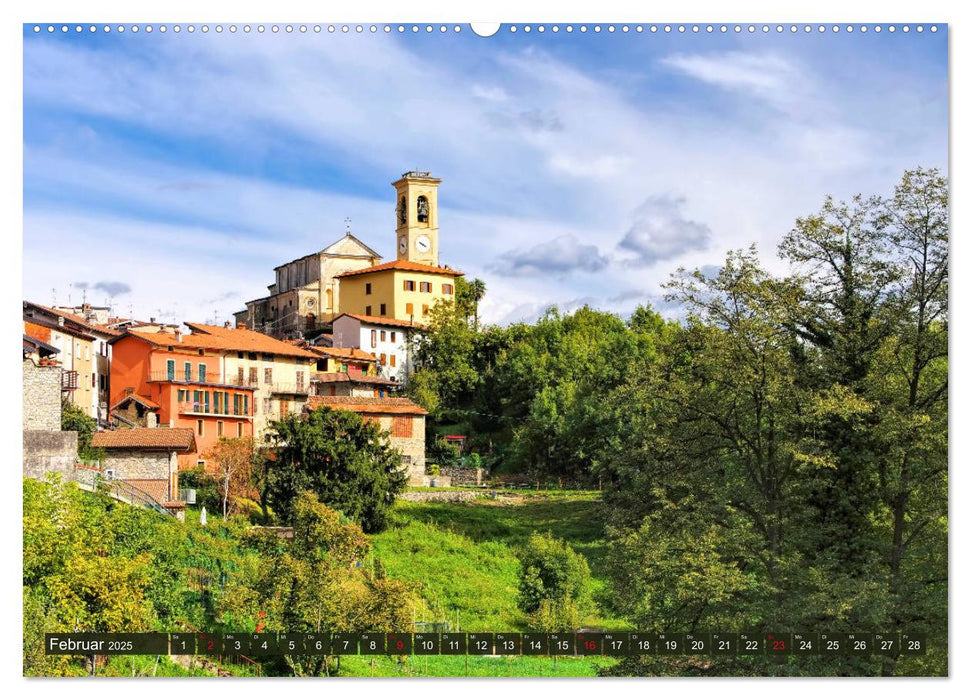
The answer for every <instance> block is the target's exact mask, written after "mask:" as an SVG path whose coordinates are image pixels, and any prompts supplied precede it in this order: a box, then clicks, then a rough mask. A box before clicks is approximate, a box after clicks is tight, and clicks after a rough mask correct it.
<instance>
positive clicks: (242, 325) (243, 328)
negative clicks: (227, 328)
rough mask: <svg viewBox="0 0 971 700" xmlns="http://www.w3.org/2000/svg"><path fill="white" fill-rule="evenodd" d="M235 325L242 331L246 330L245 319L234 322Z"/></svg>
mask: <svg viewBox="0 0 971 700" xmlns="http://www.w3.org/2000/svg"><path fill="white" fill-rule="evenodd" d="M236 327H237V328H239V329H240V330H242V331H245V330H246V321H237V322H236Z"/></svg>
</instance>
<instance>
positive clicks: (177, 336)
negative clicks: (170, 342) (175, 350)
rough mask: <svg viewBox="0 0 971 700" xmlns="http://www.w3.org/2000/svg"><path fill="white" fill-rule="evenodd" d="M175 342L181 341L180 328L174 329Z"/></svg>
mask: <svg viewBox="0 0 971 700" xmlns="http://www.w3.org/2000/svg"><path fill="white" fill-rule="evenodd" d="M175 342H177V343H181V342H182V330H181V329H178V330H176V331H175Z"/></svg>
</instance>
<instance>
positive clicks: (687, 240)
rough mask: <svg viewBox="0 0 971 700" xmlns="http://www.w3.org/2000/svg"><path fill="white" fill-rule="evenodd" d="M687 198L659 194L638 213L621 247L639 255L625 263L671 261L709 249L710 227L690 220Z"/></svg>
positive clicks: (650, 263)
mask: <svg viewBox="0 0 971 700" xmlns="http://www.w3.org/2000/svg"><path fill="white" fill-rule="evenodd" d="M684 203H685V199H684V197H671V196H668V195H655V196H652V197H648V198H647V199H646V200H644V203H643V204H641V205H640V206H639V207H637V209H635V210H634V216H633V218H634V221H633V223H632V224H631V226H630V228H629V229H627V233H626V235H624V237H623V239H621V241H620V244H619V247H620V248H621V249H623V250H626V251H630V252H633V253H635V254H636V257H634V258H629V259H627V260H626V261H625V262H626V264H628V265H631V266H634V267H641V266H645V265H653V264H654V263H656V262H659V261H661V260H671V259H674V258H677V257H679V256H680V255H681V254H682V253H685V252H688V251H692V250H705V249H706V248H707V247H708V246H709V245H710V244H711V229H710V228H708V226H707V224H703V223H700V222H698V221H692V220H689V219H686V218H685V216H684V214H683V213H682V209H683V208H684Z"/></svg>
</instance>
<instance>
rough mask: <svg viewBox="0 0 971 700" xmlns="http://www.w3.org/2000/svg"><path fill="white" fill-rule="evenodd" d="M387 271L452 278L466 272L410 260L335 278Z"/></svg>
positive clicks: (397, 261) (347, 273)
mask: <svg viewBox="0 0 971 700" xmlns="http://www.w3.org/2000/svg"><path fill="white" fill-rule="evenodd" d="M385 270H404V271H406V272H427V273H432V274H437V275H448V276H450V277H462V276H464V275H465V273H464V272H459V271H458V270H453V269H452V268H450V267H435V266H434V265H423V264H421V263H416V262H411V261H410V260H392V261H391V262H386V263H382V264H380V265H372V266H371V267H365V268H363V269H361V270H349V271H347V272H342V273H341V274H339V275H334V277H337V278H342V277H353V276H355V275H369V274H371V273H373V272H384V271H385Z"/></svg>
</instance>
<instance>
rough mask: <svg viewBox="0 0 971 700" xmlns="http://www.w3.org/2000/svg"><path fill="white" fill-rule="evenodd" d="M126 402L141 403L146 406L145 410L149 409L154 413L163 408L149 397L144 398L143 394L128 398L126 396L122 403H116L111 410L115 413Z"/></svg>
mask: <svg viewBox="0 0 971 700" xmlns="http://www.w3.org/2000/svg"><path fill="white" fill-rule="evenodd" d="M126 401H134V402H136V403H140V404H141V405H142V406H145V408H149V409H151V410H153V411H156V410H158V409H159V408H161V406H159V405H158V404H157V403H155V402H154V401H152V400H151V399H150V398H148V397H147V396H142V395H141V394H129V395H128V396H125V397H124V398H122V399H121V401H119V402H118V403H116V404H115V405H114V406H112V407H111V410H112V411H114V410H115V409H116V408H118V407H119V406H121V405H122V404H123V403H125V402H126Z"/></svg>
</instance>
